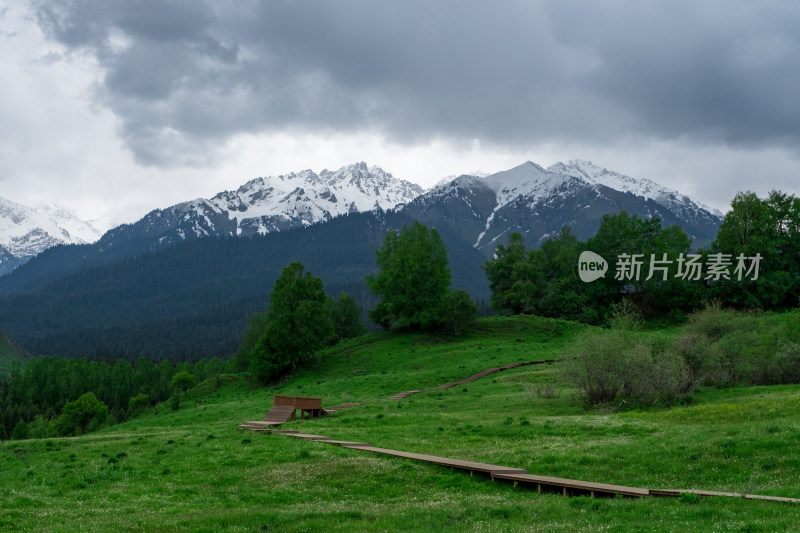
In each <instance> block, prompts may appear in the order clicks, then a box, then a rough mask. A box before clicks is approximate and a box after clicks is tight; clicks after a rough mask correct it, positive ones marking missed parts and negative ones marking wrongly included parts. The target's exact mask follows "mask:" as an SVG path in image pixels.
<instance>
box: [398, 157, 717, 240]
mask: <svg viewBox="0 0 800 533" xmlns="http://www.w3.org/2000/svg"><path fill="white" fill-rule="evenodd" d="M406 209H408V210H410V211H412V212H413V213H414V216H416V217H418V218H420V219H421V220H425V221H428V222H429V223H434V224H437V223H438V224H450V222H448V220H450V219H451V218H452V216H453V214H455V213H458V216H459V222H458V224H455V225H454V226H453V228H452V229H453V230H454V231H457V232H458V233H459V234H461V235H462V237H463V238H465V239H472V242H473V243H474V246H475V247H476V248H480V249H483V250H484V251H485V252H486V253H487V254H488V253H490V252H491V251H493V250H494V249H495V248H496V246H497V244H499V243H503V242H505V240H506V238H507V235H509V234H510V233H512V232H514V231H518V232H520V233H522V234H523V235H525V236H526V237H527V240H528V244H529V245H531V246H536V245H538V244H540V243H541V242H543V241H544V240H546V239H548V238H550V237H553V236H555V235H557V234H558V232H559V231H560V230H561V228H562V227H564V226H569V227H570V228H571V230H572V232H573V234H575V235H576V236H577V237H578V238H579V239H582V240H585V239H588V238H589V237H591V236H592V235H593V234H594V232H596V231H597V228H598V227H599V225H600V222H601V220H602V216H603V215H604V214H610V213H618V212H620V211H627V212H628V213H630V214H637V215H639V216H640V217H643V218H653V217H658V218H660V219H661V221H662V225H663V226H665V227H666V226H671V225H673V224H678V225H679V226H681V227H682V228H683V229H684V230H685V231H686V232H687V233H688V234H689V236H690V237H692V238H693V239H694V241H695V245H704V244H708V243H709V242H710V241H711V240H713V238H714V237H715V236H716V233H717V229H718V227H719V224H720V222H721V221H722V214H721V213H720V212H719V211H716V210H712V209H710V208H708V207H706V206H703V205H701V204H697V203H695V202H694V201H692V200H691V199H690V198H689V197H687V196H684V195H682V194H680V193H679V192H677V191H673V190H670V189H667V188H665V187H662V186H660V185H658V184H657V183H655V182H653V181H650V180H643V179H635V178H631V177H629V176H623V175H622V174H619V173H616V172H612V171H609V170H607V169H604V168H600V167H598V166H595V165H593V164H592V163H589V162H587V161H570V162H568V163H556V164H554V165H552V166H551V167H550V168H548V169H545V168H543V167H541V166H539V165H537V164H535V163H532V162H530V161H528V162H526V163H523V164H522V165H519V166H517V167H514V168H512V169H509V170H505V171H502V172H498V173H496V174H492V175H490V176H487V177H483V178H481V177H477V176H466V175H465V176H461V177H459V178H456V179H455V180H453V181H451V182H450V183H447V184H440V185H438V186H437V187H435V188H433V189H432V190H430V191H428V192H427V193H426V194H425V195H423V196H420V197H419V198H417V200H415V201H414V202H412V203H410V204H409V205H408V206H407V207H406Z"/></svg>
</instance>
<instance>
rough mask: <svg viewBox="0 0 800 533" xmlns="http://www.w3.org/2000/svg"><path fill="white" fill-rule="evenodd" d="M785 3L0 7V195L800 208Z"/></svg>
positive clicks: (72, 200) (73, 1)
mask: <svg viewBox="0 0 800 533" xmlns="http://www.w3.org/2000/svg"><path fill="white" fill-rule="evenodd" d="M798 28H800V2H796V1H794V0H787V1H777V0H776V1H769V2H768V1H756V0H719V1H698V0H688V1H683V0H671V1H669V2H664V1H660V0H658V1H646V0H635V1H634V0H629V1H614V0H605V1H603V2H596V1H584V2H579V1H564V0H553V1H530V0H524V1H517V2H514V1H503V2H488V1H485V2H477V1H469V0H437V1H431V0H421V1H415V0H400V1H396V2H391V1H386V2H383V1H381V2H377V1H375V0H363V1H349V0H336V1H311V0H309V1H263V2H261V1H244V0H239V1H236V2H234V1H230V2H226V1H220V0H215V1H208V2H203V1H200V0H181V1H167V0H153V1H148V0H128V1H123V0H62V1H56V0H34V1H31V2H26V1H24V0H0V196H3V197H6V198H8V199H10V200H14V201H17V202H21V203H24V204H27V205H36V204H41V203H45V202H53V203H58V204H62V205H65V206H68V207H71V208H73V209H76V210H78V211H79V212H80V213H81V214H82V215H84V216H88V217H99V216H101V215H104V214H106V213H109V212H110V213H113V214H114V215H115V216H122V217H123V218H128V219H135V218H138V217H140V216H142V215H143V214H144V213H145V212H146V211H148V210H150V209H153V208H156V207H166V206H168V205H172V204H174V203H176V202H179V201H183V200H189V199H193V198H195V197H210V196H212V195H213V194H215V193H217V192H219V191H222V190H225V189H235V188H236V187H238V186H239V185H241V184H242V183H244V182H245V181H247V180H249V179H252V178H255V177H258V176H269V175H277V174H281V173H288V172H292V171H299V170H302V169H306V168H311V169H312V170H315V171H317V172H318V171H320V170H322V169H324V168H328V169H336V168H339V167H341V166H343V165H346V164H349V163H353V162H356V161H362V160H363V161H366V162H367V163H369V164H370V165H378V166H380V167H382V168H383V169H385V170H387V171H389V172H391V173H393V174H394V175H395V176H396V177H399V178H403V179H407V180H410V181H415V182H417V183H420V184H421V185H423V186H430V185H432V184H434V183H435V182H437V181H439V180H440V179H441V178H443V177H445V176H448V175H458V174H462V173H469V172H473V171H484V172H497V171H500V170H505V169H508V168H511V167H513V166H516V165H518V164H520V163H523V162H524V161H526V160H531V161H534V162H536V163H539V164H541V165H542V166H549V165H550V164H552V163H555V162H557V161H566V160H569V159H588V160H591V161H593V162H594V163H595V164H597V165H600V166H603V167H606V168H609V169H612V170H616V171H618V172H622V173H624V174H628V175H630V176H634V177H643V178H650V179H652V180H655V181H657V182H659V183H661V184H662V185H665V186H668V187H671V188H675V189H678V190H679V191H681V192H683V193H685V194H688V195H690V196H692V197H693V198H695V199H697V200H699V201H702V202H705V203H707V204H710V205H712V206H714V207H717V208H719V209H723V210H724V209H725V208H726V207H727V206H728V204H729V202H730V200H731V198H732V197H733V195H734V194H735V193H736V192H737V191H740V190H752V191H755V192H757V193H759V194H761V195H764V194H766V193H767V192H768V191H769V190H770V189H780V190H783V191H786V192H791V193H794V194H800V59H798V58H800V31H799V30H798Z"/></svg>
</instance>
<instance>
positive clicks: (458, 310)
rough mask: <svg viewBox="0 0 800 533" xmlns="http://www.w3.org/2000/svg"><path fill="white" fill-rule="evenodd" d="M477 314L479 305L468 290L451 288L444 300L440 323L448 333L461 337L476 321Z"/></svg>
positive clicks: (440, 312)
mask: <svg viewBox="0 0 800 533" xmlns="http://www.w3.org/2000/svg"><path fill="white" fill-rule="evenodd" d="M477 316H478V306H477V305H475V302H473V301H472V298H471V297H470V295H469V294H468V293H467V291H464V290H461V289H451V290H450V293H449V294H448V295H447V296H446V297H445V298H444V301H443V302H442V307H441V309H440V311H439V323H440V324H441V325H442V326H443V327H444V328H445V330H446V331H447V332H448V333H450V334H452V335H454V336H456V337H460V336H461V335H463V334H464V332H465V331H466V330H467V328H468V327H469V326H470V325H472V323H473V322H475V318H476V317H477Z"/></svg>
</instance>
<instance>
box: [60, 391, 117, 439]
mask: <svg viewBox="0 0 800 533" xmlns="http://www.w3.org/2000/svg"><path fill="white" fill-rule="evenodd" d="M106 416H108V406H107V405H106V404H104V403H103V402H101V401H100V400H98V399H97V397H96V396H95V395H94V393H93V392H92V391H89V392H87V393H86V394H84V395H82V396H81V397H80V398H78V399H77V400H74V401H71V402H67V404H66V405H65V406H64V410H63V411H62V412H61V416H60V417H59V419H58V426H59V429H60V431H61V433H62V434H64V435H70V434H73V433H74V432H75V431H76V430H77V431H78V432H79V433H80V434H84V433H86V428H87V427H88V426H89V423H90V422H92V421H93V420H94V421H96V423H98V424H102V423H103V422H104V421H105V419H106Z"/></svg>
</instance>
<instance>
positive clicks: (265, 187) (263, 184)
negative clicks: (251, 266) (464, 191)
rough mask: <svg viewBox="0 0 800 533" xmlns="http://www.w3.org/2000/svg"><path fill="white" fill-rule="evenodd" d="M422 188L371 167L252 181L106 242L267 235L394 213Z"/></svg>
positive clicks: (159, 212) (126, 228)
mask: <svg viewBox="0 0 800 533" xmlns="http://www.w3.org/2000/svg"><path fill="white" fill-rule="evenodd" d="M421 193H422V188H421V187H420V186H419V185H417V184H415V183H411V182H408V181H404V180H400V179H397V178H395V177H393V176H392V175H391V174H389V173H388V172H385V171H383V170H382V169H380V168H379V167H376V166H367V164H366V163H364V162H361V163H356V164H353V165H348V166H345V167H342V168H340V169H339V170H336V171H330V170H323V171H322V172H320V173H319V174H317V173H316V172H314V171H312V170H304V171H302V172H297V173H294V172H293V173H291V174H286V175H280V176H273V177H267V178H256V179H253V180H250V181H248V182H247V183H245V184H244V185H242V186H241V187H239V188H238V189H236V190H235V191H223V192H221V193H219V194H217V195H215V196H214V197H213V198H210V199H205V198H198V199H197V200H192V201H188V202H183V203H180V204H177V205H174V206H172V207H168V208H166V209H156V210H154V211H151V212H150V213H148V214H147V215H145V216H144V217H143V218H142V219H141V220H139V221H137V222H135V223H134V224H125V225H122V226H119V227H117V228H114V229H112V230H111V231H109V232H108V233H107V234H106V235H105V236H103V239H102V240H101V241H100V244H101V245H103V246H113V245H114V243H117V242H119V241H124V240H128V239H143V238H144V239H153V240H154V241H153V242H154V245H155V246H165V245H169V244H174V243H176V242H180V241H185V240H190V239H195V238H201V237H208V236H247V235H255V234H259V235H264V234H267V233H271V232H274V231H282V230H286V229H289V228H293V227H298V226H307V225H310V224H314V223H317V222H322V221H325V220H330V219H331V218H333V217H335V216H337V215H342V214H346V213H352V212H361V211H370V210H373V209H383V210H388V209H392V208H394V207H396V206H398V205H400V204H404V203H406V202H409V201H411V200H413V199H414V198H416V197H417V196H419V195H420V194H421Z"/></svg>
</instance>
